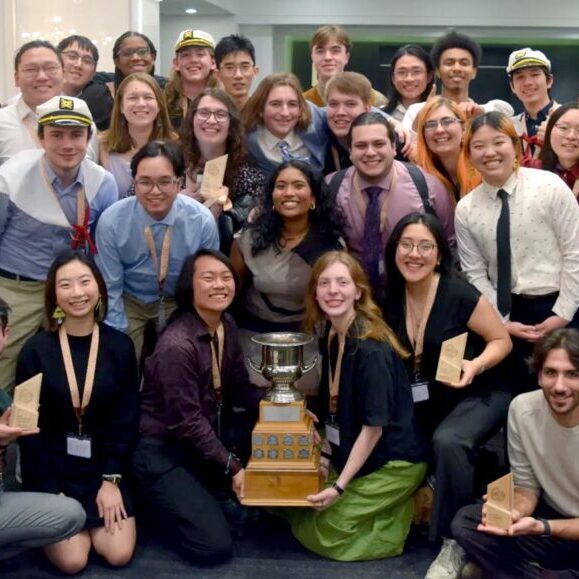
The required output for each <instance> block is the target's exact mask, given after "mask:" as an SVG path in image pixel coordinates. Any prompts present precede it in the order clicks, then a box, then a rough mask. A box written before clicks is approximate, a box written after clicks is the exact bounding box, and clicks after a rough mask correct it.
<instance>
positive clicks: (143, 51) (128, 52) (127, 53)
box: [119, 46, 151, 58]
mask: <svg viewBox="0 0 579 579" xmlns="http://www.w3.org/2000/svg"><path fill="white" fill-rule="evenodd" d="M134 54H136V55H137V56H141V57H143V56H149V54H151V49H150V48H149V47H148V46H139V48H123V49H122V50H119V56H120V57H121V58H131V57H132V56H133V55H134Z"/></svg>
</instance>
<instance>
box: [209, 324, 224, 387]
mask: <svg viewBox="0 0 579 579" xmlns="http://www.w3.org/2000/svg"><path fill="white" fill-rule="evenodd" d="M216 334H217V352H216V351H215V343H214V341H213V337H212V338H211V342H210V345H211V373H212V375H213V388H214V389H215V392H216V393H217V394H218V396H220V395H221V365H222V364H223V348H224V343H225V333H224V331H223V324H222V323H220V324H219V326H217V330H216Z"/></svg>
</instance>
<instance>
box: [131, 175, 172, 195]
mask: <svg viewBox="0 0 579 579" xmlns="http://www.w3.org/2000/svg"><path fill="white" fill-rule="evenodd" d="M179 182H180V179H179V178H178V177H164V178H162V179H159V180H158V181H152V180H150V179H137V180H136V181H135V191H138V192H139V193H143V195H147V194H148V193H150V192H151V191H152V190H153V189H154V188H155V187H157V189H159V191H161V193H172V192H173V186H174V185H175V183H179Z"/></svg>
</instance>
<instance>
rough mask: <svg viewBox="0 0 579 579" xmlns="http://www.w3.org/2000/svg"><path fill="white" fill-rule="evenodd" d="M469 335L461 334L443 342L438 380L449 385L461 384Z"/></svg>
mask: <svg viewBox="0 0 579 579" xmlns="http://www.w3.org/2000/svg"><path fill="white" fill-rule="evenodd" d="M467 338H468V333H467V332H464V334H460V335H459V336H455V337H454V338H450V339H449V340H444V342H442V348H441V349H440V358H438V367H437V369H436V380H438V381H439V382H447V383H448V384H457V383H458V382H460V374H461V367H462V360H463V358H464V350H465V348H466V340H467Z"/></svg>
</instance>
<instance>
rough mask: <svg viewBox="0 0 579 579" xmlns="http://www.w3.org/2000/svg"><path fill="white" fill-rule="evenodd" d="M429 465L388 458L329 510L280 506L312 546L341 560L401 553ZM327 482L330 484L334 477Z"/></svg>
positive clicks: (299, 536) (303, 540)
mask: <svg viewBox="0 0 579 579" xmlns="http://www.w3.org/2000/svg"><path fill="white" fill-rule="evenodd" d="M425 474H426V463H418V464H414V463H410V462H406V461H402V460H393V461H391V462H388V463H387V464H385V465H384V466H383V467H381V468H379V469H378V470H377V471H375V472H373V473H371V474H369V475H366V476H364V477H360V478H357V479H354V480H353V481H352V482H350V484H349V485H348V488H347V489H346V491H345V492H344V494H343V495H342V496H341V497H340V498H339V499H338V500H336V502H335V503H333V504H332V505H331V506H330V507H329V508H328V509H327V510H325V511H322V512H317V511H315V510H313V509H310V508H293V509H292V508H288V509H277V512H278V513H279V512H280V511H282V510H283V511H284V512H283V516H284V518H286V519H287V520H288V521H289V523H290V525H291V529H292V532H293V534H294V536H295V537H296V539H297V540H298V541H299V542H300V543H301V544H302V545H303V546H304V547H306V548H307V549H309V550H310V551H313V552H314V553H317V554H318V555H322V556H323V557H328V558H329V559H335V560H337V561H367V560H370V559H383V558H385V557H393V556H395V555H400V553H402V550H403V549H404V542H405V541H406V537H407V536H408V532H409V530H410V523H411V522H412V513H413V502H412V494H413V493H414V491H415V490H416V488H417V487H418V485H419V484H420V483H421V482H422V480H423V479H424V476H425ZM335 478H336V477H335V476H334V477H332V479H330V480H328V485H327V486H329V485H331V483H332V482H333V481H334V480H335Z"/></svg>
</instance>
